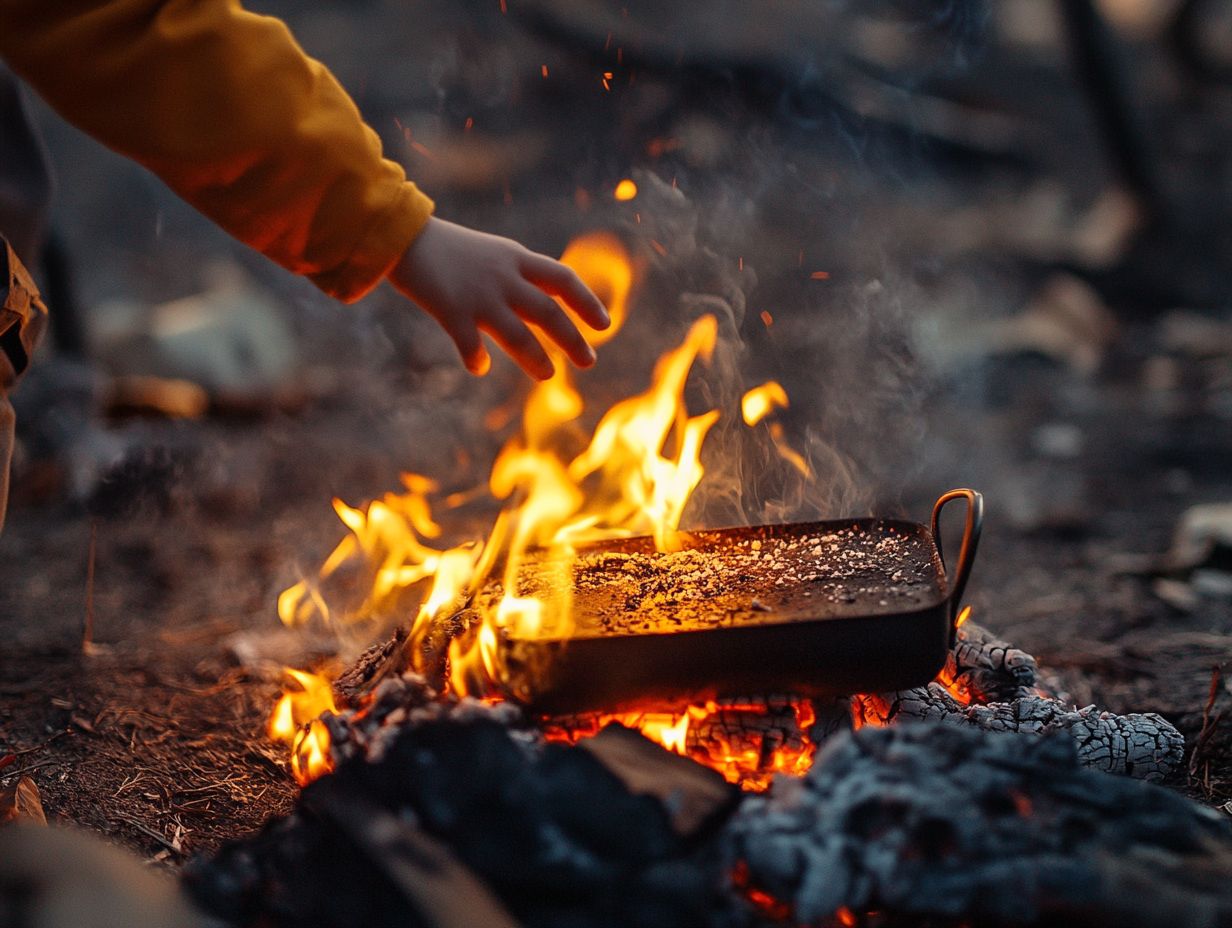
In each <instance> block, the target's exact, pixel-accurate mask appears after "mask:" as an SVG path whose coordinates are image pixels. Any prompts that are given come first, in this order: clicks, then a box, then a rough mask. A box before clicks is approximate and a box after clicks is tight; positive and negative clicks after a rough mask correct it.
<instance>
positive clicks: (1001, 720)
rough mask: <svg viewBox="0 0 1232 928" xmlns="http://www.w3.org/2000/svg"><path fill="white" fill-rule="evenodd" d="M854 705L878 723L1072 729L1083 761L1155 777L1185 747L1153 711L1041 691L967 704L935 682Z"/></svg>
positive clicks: (1174, 763)
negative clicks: (1123, 711) (1074, 704)
mask: <svg viewBox="0 0 1232 928" xmlns="http://www.w3.org/2000/svg"><path fill="white" fill-rule="evenodd" d="M852 706H853V712H854V713H855V714H856V717H857V720H859V721H862V722H865V723H867V724H871V725H874V726H878V727H881V726H885V725H889V724H891V723H897V722H901V721H913V720H914V721H933V722H946V723H951V724H957V725H970V726H972V727H974V728H979V729H983V730H984V731H995V732H1017V733H1030V734H1036V735H1046V734H1051V733H1053V732H1058V731H1064V732H1068V733H1069V734H1070V736H1071V737H1072V739H1073V741H1074V744H1075V746H1076V748H1077V752H1078V759H1079V761H1080V762H1081V763H1082V764H1083V766H1086V767H1092V768H1094V769H1096V770H1103V771H1106V772H1108V773H1123V774H1128V775H1129V776H1131V777H1137V778H1139V779H1143V780H1150V781H1158V780H1162V779H1165V778H1166V777H1167V776H1169V775H1170V774H1171V773H1172V772H1173V771H1175V770H1176V769H1178V768H1179V767H1180V764H1181V759H1182V757H1183V755H1184V752H1185V739H1184V737H1183V736H1182V735H1181V733H1180V732H1179V731H1177V730H1176V728H1175V727H1174V726H1173V725H1172V724H1171V723H1170V722H1168V721H1167V720H1166V719H1164V718H1163V717H1162V716H1159V715H1157V714H1155V713H1154V712H1144V713H1130V714H1128V715H1116V714H1114V713H1112V712H1101V711H1100V710H1098V709H1096V708H1095V706H1087V707H1085V708H1082V709H1077V708H1069V707H1066V706H1065V704H1064V703H1061V702H1059V701H1057V700H1055V699H1048V698H1046V697H1042V696H1023V697H1021V698H1019V699H1015V700H1012V701H1010V702H999V703H989V704H987V705H970V706H965V705H963V704H961V703H959V702H958V701H957V700H956V699H955V698H954V697H953V696H951V695H950V694H949V693H948V692H947V691H946V689H945V687H943V686H941V685H939V684H937V683H930V684H929V685H928V686H926V687H916V688H915V689H910V690H901V691H899V692H895V693H883V694H880V695H872V696H857V697H855V698H854V699H853V700H852Z"/></svg>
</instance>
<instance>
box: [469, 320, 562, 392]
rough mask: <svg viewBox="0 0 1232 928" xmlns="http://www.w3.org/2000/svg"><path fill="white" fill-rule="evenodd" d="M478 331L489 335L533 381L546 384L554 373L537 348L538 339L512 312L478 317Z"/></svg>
mask: <svg viewBox="0 0 1232 928" xmlns="http://www.w3.org/2000/svg"><path fill="white" fill-rule="evenodd" d="M479 328H480V329H482V330H483V331H484V332H487V333H488V334H489V335H491V336H492V338H494V339H495V340H496V343H497V344H498V345H500V346H501V348H502V349H504V351H505V353H506V354H508V355H509V356H510V357H511V358H513V360H515V361H517V362H518V366H519V367H521V368H522V370H524V371H526V373H528V374H530V376H532V377H534V378H535V379H536V380H547V379H548V378H550V377H551V376H552V375H553V374H554V373H556V365H554V364H553V363H552V359H551V358H549V357H548V353H547V352H546V351H544V349H543V345H541V344H539V339H537V338H535V336H534V335H533V334H532V333H531V330H530V329H528V328H527V327H526V323H524V322H523V321H522V320H521V319H519V318H518V317H517V316H515V315H514V314H513V313H512V312H502V313H494V314H492V315H490V316H484V317H481V318H480V319H479Z"/></svg>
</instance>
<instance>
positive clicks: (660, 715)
mask: <svg viewBox="0 0 1232 928" xmlns="http://www.w3.org/2000/svg"><path fill="white" fill-rule="evenodd" d="M785 708H786V711H787V720H788V721H787V723H786V724H785V719H784V718H782V717H779V718H775V716H774V714H773V712H772V710H771V709H770V707H769V706H768V705H766V704H765V703H761V702H747V703H740V702H723V703H717V702H707V703H705V704H702V705H694V706H688V707H687V708H685V709H684V710H683V711H677V712H674V713H673V712H659V711H649V710H648V711H645V712H616V713H595V714H593V715H587V716H581V717H571V718H569V719H567V720H565V722H564V724H554V723H553V722H551V721H549V722H548V723H546V727H545V729H544V734H545V736H546V737H547V738H548V740H550V741H563V742H567V743H571V744H572V743H576V742H578V741H580V740H581V739H583V738H589V737H591V736H593V735H596V734H598V733H599V732H600V731H602V730H603V728H604V727H605V726H607V725H609V724H612V723H618V724H620V725H624V726H625V727H626V728H632V729H634V730H635V731H639V732H641V733H642V734H643V735H645V736H646V737H647V738H649V739H650V740H651V741H654V742H656V743H657V744H661V745H663V747H665V748H667V749H668V750H669V751H673V752H675V753H676V754H681V755H683V756H685V757H688V758H690V759H692V760H694V761H697V762H698V763H700V764H704V765H705V766H707V767H710V768H711V769H713V770H717V771H718V772H719V773H721V774H722V775H723V777H724V779H726V780H727V781H728V782H729V783H735V784H737V785H739V786H740V788H741V789H744V790H748V791H750V792H761V791H763V790H765V789H767V788H768V787H769V786H770V781H771V780H772V779H773V777H774V775H775V774H776V773H786V774H790V775H793V776H800V775H802V774H804V773H805V772H807V770H808V769H809V767H811V766H812V764H813V756H814V755H815V754H816V753H817V745H816V744H815V743H814V742H813V740H812V738H811V736H810V734H809V730H810V729H811V728H812V726H813V723H814V722H815V721H816V714H815V712H814V710H813V704H812V703H811V702H810V701H809V700H807V699H798V700H791V701H790V702H789V703H788V704H787V705H786V706H785Z"/></svg>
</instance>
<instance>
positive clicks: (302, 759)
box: [267, 667, 338, 786]
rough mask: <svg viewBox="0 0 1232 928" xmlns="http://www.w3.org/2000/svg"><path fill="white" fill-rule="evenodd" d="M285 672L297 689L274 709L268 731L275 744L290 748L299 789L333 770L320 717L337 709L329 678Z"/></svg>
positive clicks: (326, 734) (326, 731) (327, 736)
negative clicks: (279, 743)
mask: <svg viewBox="0 0 1232 928" xmlns="http://www.w3.org/2000/svg"><path fill="white" fill-rule="evenodd" d="M284 673H285V674H286V676H287V677H288V678H289V683H291V684H294V686H292V687H288V689H287V690H286V691H285V692H284V693H283V694H282V696H281V698H280V699H279V700H278V702H277V704H276V705H275V706H274V711H273V712H272V713H271V714H270V717H269V723H268V725H267V730H268V732H269V736H270V738H272V739H273V740H274V741H279V742H282V743H283V744H287V745H290V747H291V772H292V773H293V774H294V775H295V779H296V781H297V782H298V783H299V785H300V786H307V785H308V784H309V783H311V782H312V781H313V780H315V779H316V778H317V777H319V776H321V775H323V774H326V773H329V771H330V770H332V769H333V762H332V761H331V760H330V754H329V731H328V729H326V727H325V725H324V723H322V722H321V721H320V717H321V715H322V714H324V713H326V712H337V711H338V709H337V706H335V704H334V692H333V689H332V687H331V686H330V682H329V679H328V678H327V677H324V676H321V675H319V674H315V673H309V672H308V671H306V670H295V669H293V668H291V667H287V668H285V669H284Z"/></svg>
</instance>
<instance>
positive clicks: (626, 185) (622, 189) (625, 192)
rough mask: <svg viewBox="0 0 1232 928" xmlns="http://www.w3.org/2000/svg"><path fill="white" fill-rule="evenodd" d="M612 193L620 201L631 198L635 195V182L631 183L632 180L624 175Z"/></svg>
mask: <svg viewBox="0 0 1232 928" xmlns="http://www.w3.org/2000/svg"><path fill="white" fill-rule="evenodd" d="M612 195H613V196H614V197H616V199H617V200H620V201H621V202H624V201H626V200H632V199H633V198H634V197H635V196H637V184H635V183H633V181H631V180H629V178H627V177H626V178H625V179H624V180H622V181H621V182H620V183H619V184H617V185H616V190H615V192H614V193H613V194H612Z"/></svg>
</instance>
